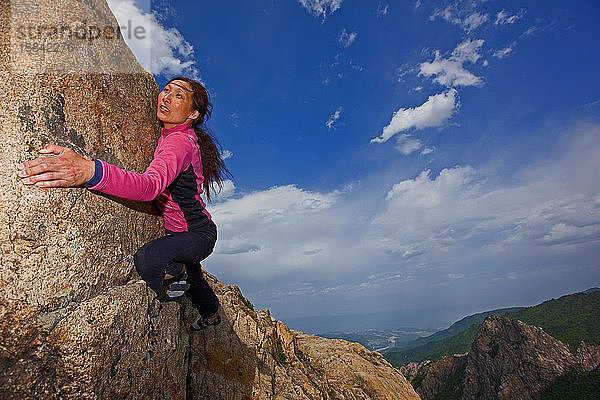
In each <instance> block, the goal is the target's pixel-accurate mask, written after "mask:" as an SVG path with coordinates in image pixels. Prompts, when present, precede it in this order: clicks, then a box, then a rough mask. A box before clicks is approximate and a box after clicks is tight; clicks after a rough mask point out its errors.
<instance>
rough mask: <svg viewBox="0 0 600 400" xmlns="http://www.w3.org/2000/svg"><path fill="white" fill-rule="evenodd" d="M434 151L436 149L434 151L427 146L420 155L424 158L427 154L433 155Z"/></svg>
mask: <svg viewBox="0 0 600 400" xmlns="http://www.w3.org/2000/svg"><path fill="white" fill-rule="evenodd" d="M434 151H435V149H432V148H431V147H427V146H425V147H423V150H421V153H420V154H421V155H422V156H424V155H426V154H431V153H433V152H434Z"/></svg>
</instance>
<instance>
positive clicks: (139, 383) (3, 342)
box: [0, 0, 418, 399]
mask: <svg viewBox="0 0 600 400" xmlns="http://www.w3.org/2000/svg"><path fill="white" fill-rule="evenodd" d="M0 17H1V20H2V21H3V23H2V24H0V60H1V64H0V90H1V91H2V96H0V130H1V134H2V143H0V166H1V171H0V184H1V185H2V191H0V249H1V250H0V398H3V399H13V398H14V399H22V398H64V399H104V398H130V399H141V398H144V399H184V398H190V399H205V398H207V399H248V398H253V399H296V398H312V399H332V398H335V399H367V398H377V399H404V398H406V399H417V398H418V396H417V395H416V393H415V392H414V391H413V390H412V388H411V387H410V386H409V385H408V383H407V382H406V380H404V378H403V377H402V375H401V374H400V373H398V372H397V371H396V370H394V369H393V368H392V367H391V366H390V365H389V364H387V362H386V361H385V360H384V359H383V358H382V357H381V356H379V355H377V354H375V353H371V352H368V351H367V350H366V349H364V348H363V347H362V346H359V345H355V344H350V343H347V342H342V341H331V340H325V339H320V338H314V337H311V336H308V335H303V334H301V333H300V332H293V331H290V330H289V329H288V328H287V327H285V325H283V324H282V323H280V322H277V321H275V320H273V319H272V318H271V317H270V316H269V314H268V312H266V311H262V312H257V313H255V312H254V311H252V310H250V309H249V308H248V307H247V306H246V305H245V304H244V302H243V298H242V297H241V294H240V292H239V290H238V289H237V288H235V287H228V286H225V285H223V284H222V283H220V282H218V281H217V280H215V279H214V278H212V277H210V280H211V284H212V285H213V286H214V287H215V289H216V292H217V295H218V296H219V297H220V298H221V301H222V309H221V315H222V316H224V321H223V324H221V325H220V326H219V327H217V328H216V329H215V328H209V329H208V330H207V331H205V332H200V333H192V334H190V333H189V332H188V331H187V328H186V327H187V324H189V323H190V322H191V321H192V320H193V319H194V318H195V317H197V315H196V314H195V311H194V310H193V309H192V308H193V307H191V305H190V304H189V303H187V302H184V303H183V304H182V305H179V304H176V303H160V302H158V301H156V298H155V295H154V294H153V292H152V291H150V290H149V289H148V288H147V287H146V285H145V283H144V282H142V281H140V280H139V277H137V275H136V274H135V272H134V268H133V261H132V256H133V254H134V253H135V251H136V250H137V249H138V248H139V247H140V246H141V245H142V244H144V243H145V242H147V241H149V240H151V239H153V238H155V237H157V236H159V235H160V234H161V233H162V227H161V221H160V218H159V217H156V216H154V215H151V214H148V212H149V211H150V208H149V207H147V206H145V205H142V204H134V203H130V202H124V201H120V200H116V199H112V198H109V197H107V196H100V195H96V194H93V193H91V192H89V191H87V190H85V189H82V188H72V189H50V190H47V189H39V188H36V187H27V186H25V185H23V184H22V183H21V181H20V179H19V178H18V177H17V175H16V167H17V165H18V164H19V163H20V162H21V161H24V160H27V159H32V158H34V157H37V156H38V153H37V152H36V151H35V150H36V149H37V148H40V147H41V146H43V145H45V144H47V143H56V144H59V145H63V146H67V147H71V148H72V149H74V150H75V151H77V152H79V153H81V154H83V155H87V156H89V157H98V158H102V159H104V160H106V161H108V162H111V163H113V164H116V165H119V166H123V167H125V168H128V169H131V170H134V171H143V170H144V168H145V167H146V166H147V165H148V163H149V161H150V159H151V157H152V153H153V150H154V147H155V144H156V140H157V138H158V134H159V130H158V125H157V121H156V117H155V112H156V97H157V93H158V88H157V85H156V82H155V81H154V79H153V78H152V77H151V76H150V75H149V74H147V73H146V72H145V71H144V70H143V69H142V68H141V67H140V66H139V64H138V63H137V61H136V60H135V58H134V57H133V55H132V54H131V52H130V50H129V49H128V48H127V46H125V44H124V43H123V41H122V39H121V38H117V39H115V38H114V37H113V38H109V37H105V38H104V39H103V40H100V39H97V38H95V39H94V40H92V38H91V36H89V35H90V34H91V33H92V30H91V28H92V27H103V28H106V29H108V28H107V27H117V23H116V20H115V19H114V17H113V15H112V13H111V12H110V10H109V8H108V7H107V5H106V3H105V1H104V0H52V1H50V0H26V1H25V0H19V1H12V2H7V1H2V2H1V3H0ZM58 24H63V25H60V26H59V25H58ZM64 24H67V25H68V26H67V27H70V28H72V29H73V35H72V37H71V36H69V37H65V36H62V37H58V38H57V37H53V36H51V35H53V31H52V30H48V27H50V28H52V27H53V26H55V27H56V26H59V28H60V27H62V26H64ZM78 27H83V28H86V27H87V28H88V31H87V32H88V33H87V35H88V36H87V38H86V37H84V36H81V37H78V36H77V35H76V34H75V33H74V32H76V31H77V29H79V28H78ZM117 29H118V28H117ZM79 32H80V33H81V32H83V31H79ZM94 32H95V31H94ZM102 32H103V34H104V35H106V34H107V32H108V33H110V31H109V30H104V31H102ZM44 35H46V36H44ZM48 35H50V36H48ZM42 44H43V45H44V47H41V46H42ZM50 45H52V46H50ZM55 45H60V46H62V47H60V46H59V47H56V46H55Z"/></svg>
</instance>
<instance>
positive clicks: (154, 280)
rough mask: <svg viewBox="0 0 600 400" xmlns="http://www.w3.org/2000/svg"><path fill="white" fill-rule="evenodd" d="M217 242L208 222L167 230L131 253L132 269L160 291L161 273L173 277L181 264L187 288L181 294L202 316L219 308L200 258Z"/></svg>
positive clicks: (162, 280)
mask: <svg viewBox="0 0 600 400" xmlns="http://www.w3.org/2000/svg"><path fill="white" fill-rule="evenodd" d="M216 241H217V227H216V225H215V224H214V223H213V222H212V221H209V223H208V224H207V225H205V226H203V227H200V228H196V229H194V230H191V231H188V232H169V231H167V235H166V236H163V237H160V238H158V239H155V240H153V241H151V242H148V243H146V244H145V245H143V246H142V247H141V248H140V249H139V250H138V251H137V253H135V256H134V257H133V259H134V262H135V269H136V270H137V272H138V273H139V274H140V276H141V277H142V279H143V280H144V281H146V283H147V284H148V286H150V288H151V289H152V290H154V291H155V292H156V294H157V295H160V294H161V291H162V289H163V283H164V279H165V274H169V275H173V276H177V275H179V274H180V272H181V270H182V269H183V266H184V265H185V267H186V269H187V273H188V283H189V284H190V288H189V289H188V291H187V292H186V293H185V294H186V296H187V297H188V298H189V299H190V301H191V302H192V303H193V304H194V306H196V308H197V309H198V312H199V313H200V315H202V316H203V317H210V316H211V315H213V314H215V313H216V312H217V310H218V308H219V299H217V296H215V292H213V290H212V288H211V287H210V285H209V284H208V282H206V279H204V276H203V274H202V267H201V266H200V261H202V260H204V259H205V258H206V257H208V256H209V255H210V254H211V253H212V251H213V248H214V247H215V243H216Z"/></svg>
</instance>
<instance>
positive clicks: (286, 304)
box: [206, 125, 600, 322]
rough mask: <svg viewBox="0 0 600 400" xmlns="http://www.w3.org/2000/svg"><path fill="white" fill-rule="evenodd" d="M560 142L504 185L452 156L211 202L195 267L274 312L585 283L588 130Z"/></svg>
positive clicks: (590, 166) (590, 197) (596, 202)
mask: <svg viewBox="0 0 600 400" xmlns="http://www.w3.org/2000/svg"><path fill="white" fill-rule="evenodd" d="M566 137H568V138H569V141H570V143H568V144H567V145H563V146H562V148H563V149H566V150H565V153H564V154H563V155H562V156H560V157H556V156H553V157H552V159H551V160H548V161H538V162H536V163H535V164H529V165H522V166H521V168H520V172H518V173H517V174H515V175H514V176H511V177H510V178H507V180H506V181H502V182H499V181H494V180H493V179H491V177H492V176H494V173H492V174H490V173H488V172H486V171H487V169H486V168H485V167H479V168H475V167H473V166H469V165H458V166H451V167H447V168H443V169H442V170H440V171H439V172H435V171H433V170H425V171H421V172H417V173H416V174H414V175H413V176H407V177H405V178H401V179H394V180H392V181H390V180H389V179H385V178H382V177H381V176H378V177H377V178H373V181H372V182H370V183H369V182H366V181H365V182H362V183H361V184H357V185H353V187H352V188H349V189H348V190H343V191H333V192H318V191H308V190H303V189H301V188H299V187H297V186H295V185H288V186H278V187H274V188H270V189H268V190H264V191H257V192H252V193H247V194H241V195H238V196H232V197H230V198H228V199H226V200H225V201H222V202H218V203H217V204H214V205H213V206H212V207H209V210H210V212H211V214H212V215H213V217H214V219H215V221H217V224H218V226H219V240H218V242H217V247H216V249H215V253H214V254H213V255H212V256H211V257H210V258H209V259H208V260H207V262H206V267H207V269H208V270H209V271H211V272H214V273H216V274H217V275H218V276H219V277H220V278H222V279H224V280H225V281H230V282H236V283H238V284H240V285H241V286H242V287H244V289H245V294H246V295H247V296H249V297H250V298H251V299H252V301H253V303H255V304H257V306H259V307H266V306H268V307H269V308H271V309H272V310H273V312H274V313H275V315H277V314H279V315H282V316H284V317H286V316H289V315H315V314H318V313H322V314H327V313H328V312H330V313H337V312H340V311H346V310H348V311H352V312H354V313H356V312H368V311H369V310H372V309H373V307H375V308H377V306H378V305H380V304H381V302H382V299H383V298H385V300H386V302H391V304H395V305H397V306H398V307H402V305H403V304H412V305H414V304H422V306H423V307H426V306H431V307H435V308H436V309H437V308H440V307H442V308H444V306H442V305H440V304H441V303H440V299H444V298H447V299H452V302H453V303H454V302H458V303H460V304H461V309H462V310H464V307H465V306H466V305H468V304H469V303H470V302H473V301H480V299H481V298H494V299H496V301H498V303H494V304H490V305H491V306H497V305H501V303H503V302H515V301H521V300H520V299H516V298H515V297H514V294H515V293H516V292H518V291H521V292H525V291H527V292H528V293H529V290H530V288H531V287H532V285H531V282H536V283H537V284H536V285H533V286H535V288H538V289H539V290H540V291H541V290H542V289H543V288H544V287H545V285H547V284H549V283H551V282H553V281H554V282H555V281H556V280H557V279H569V280H572V281H573V282H576V281H577V279H579V281H577V282H578V283H577V285H578V286H581V287H585V285H587V284H588V283H589V282H593V281H594V279H595V281H597V279H600V272H599V270H598V269H597V256H596V254H597V250H598V244H599V243H600V182H599V181H598V179H597V170H598V168H600V139H599V138H600V126H590V125H586V126H582V127H580V128H578V129H576V130H573V131H570V132H569V134H568V135H567V136H566ZM496 168H497V166H496ZM573 266H576V267H577V268H580V270H578V271H577V273H573V271H572V270H571V269H569V268H574V267H573ZM511 277H513V278H514V277H518V279H512V278H511ZM573 284H575V283H573ZM515 285H522V287H516V286H515ZM457 293H461V295H460V296H459V295H457ZM540 293H541V292H540ZM477 299H479V300H477ZM328 310H330V311H328ZM281 313H283V314H281ZM421 314H422V313H421ZM405 322H406V321H405Z"/></svg>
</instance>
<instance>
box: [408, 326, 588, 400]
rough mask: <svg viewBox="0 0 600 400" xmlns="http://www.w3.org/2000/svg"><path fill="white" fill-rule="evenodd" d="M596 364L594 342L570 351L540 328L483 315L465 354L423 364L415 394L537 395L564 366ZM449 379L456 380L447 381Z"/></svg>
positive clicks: (426, 397)
mask: <svg viewBox="0 0 600 400" xmlns="http://www.w3.org/2000/svg"><path fill="white" fill-rule="evenodd" d="M599 364H600V346H587V345H585V344H583V346H582V347H581V348H580V349H579V350H578V351H577V354H576V355H573V354H572V353H571V352H570V351H569V349H568V347H567V346H566V345H565V344H563V343H562V342H561V341H559V340H557V339H555V338H553V337H551V336H550V335H548V334H546V333H545V332H544V331H543V330H542V329H541V328H537V327H534V326H529V325H527V324H525V323H523V322H521V321H517V320H511V319H508V318H501V317H489V318H487V319H486V320H485V322H484V323H483V325H482V327H481V329H480V330H479V332H478V334H477V337H476V339H475V341H474V343H473V345H472V347H471V350H470V351H469V353H468V354H467V355H463V356H446V357H444V358H443V359H441V360H440V361H438V362H436V363H434V364H431V365H429V366H427V367H426V368H427V373H426V375H425V378H424V379H423V381H422V382H421V384H420V386H419V387H418V388H417V393H419V395H420V396H421V398H422V399H423V400H429V399H433V398H434V397H435V396H436V395H438V394H439V393H440V391H442V390H446V391H451V390H454V393H456V392H460V393H462V394H461V395H460V398H462V399H469V400H471V399H500V400H510V399H538V398H539V397H540V394H541V391H542V389H543V388H545V387H546V386H548V385H549V384H551V383H552V382H554V380H556V378H558V377H559V376H561V375H563V374H564V373H565V372H567V371H568V370H569V369H570V368H572V367H574V366H577V367H580V368H582V369H585V370H588V371H591V370H594V369H595V368H598V365H599ZM461 368H463V371H462V372H461V371H460V369H461ZM457 371H458V372H461V373H462V375H460V374H457ZM451 377H452V378H455V379H456V378H460V381H457V382H450V381H451V380H452V379H450V378H451ZM452 385H453V386H454V387H450V386H452Z"/></svg>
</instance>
